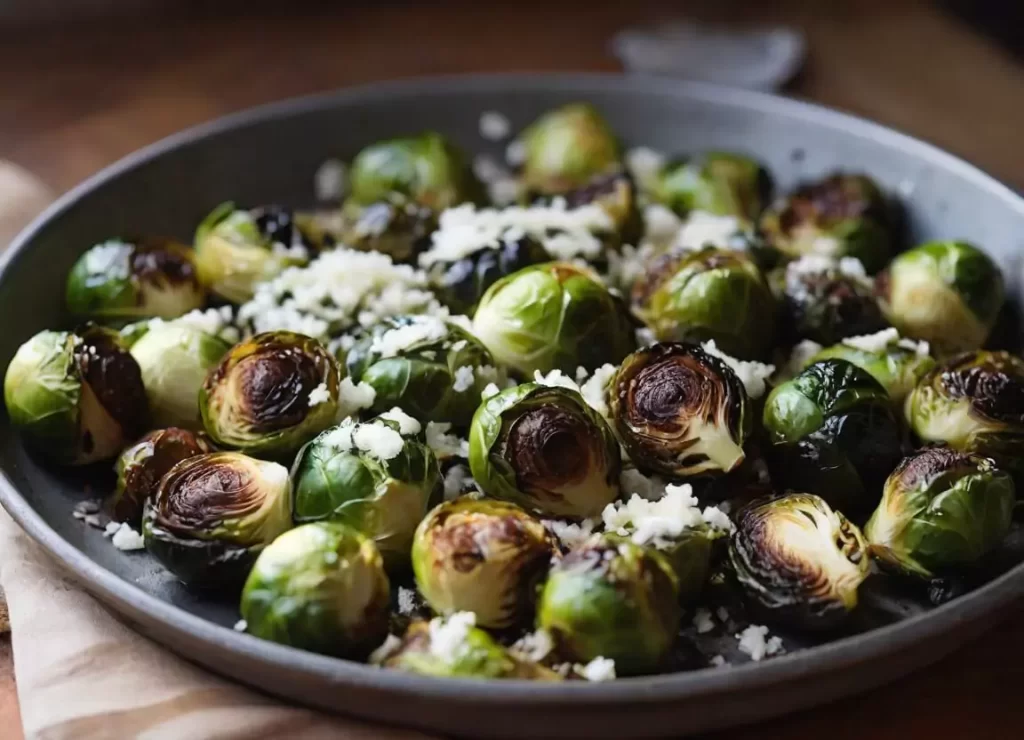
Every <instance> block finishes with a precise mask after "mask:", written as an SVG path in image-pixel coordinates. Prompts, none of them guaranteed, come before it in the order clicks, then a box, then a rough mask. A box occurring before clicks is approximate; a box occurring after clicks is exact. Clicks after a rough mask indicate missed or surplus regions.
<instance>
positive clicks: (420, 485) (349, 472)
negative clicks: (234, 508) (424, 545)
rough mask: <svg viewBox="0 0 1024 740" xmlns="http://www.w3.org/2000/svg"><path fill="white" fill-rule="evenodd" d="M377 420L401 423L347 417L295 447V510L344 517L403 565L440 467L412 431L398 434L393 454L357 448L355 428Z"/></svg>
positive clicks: (311, 516)
mask: <svg viewBox="0 0 1024 740" xmlns="http://www.w3.org/2000/svg"><path fill="white" fill-rule="evenodd" d="M379 426H384V427H386V428H388V429H391V430H392V431H394V432H395V433H396V434H397V433H399V432H400V424H399V423H397V422H395V421H392V420H389V419H387V418H378V419H376V420H374V421H372V422H369V423H367V424H355V423H353V422H351V421H346V422H343V423H342V425H341V426H340V427H336V428H334V429H329V430H328V431H326V432H323V433H322V434H320V435H319V436H318V437H316V439H314V440H313V441H312V442H309V443H308V444H306V445H305V446H304V447H303V448H302V449H301V450H299V454H298V457H296V458H295V463H294V465H292V473H291V476H292V484H293V486H294V489H295V493H294V501H295V503H294V510H293V518H294V519H295V522H296V523H303V522H309V521H317V520H322V519H330V520H331V521H339V522H342V523H344V524H347V525H349V526H350V527H352V528H353V529H355V530H357V531H359V532H361V533H362V534H364V535H366V536H367V537H369V538H370V539H372V540H373V541H374V542H375V543H376V545H377V549H378V550H380V553H381V555H382V556H383V558H384V562H385V564H386V565H387V567H388V570H389V571H395V570H401V569H404V568H407V567H408V565H409V551H410V548H411V547H412V538H413V533H414V532H415V531H416V527H417V525H418V524H419V523H420V522H421V521H422V520H423V517H425V516H426V515H427V510H428V509H429V508H430V506H431V504H433V503H434V501H435V500H437V499H439V498H440V494H441V471H440V468H439V466H438V463H437V458H436V457H434V453H433V452H431V450H430V448H429V447H427V446H426V445H425V444H423V443H422V442H419V441H418V440H416V439H414V438H411V437H406V438H401V437H400V438H399V439H400V440H401V441H400V449H398V450H397V451H395V450H389V452H388V454H390V452H395V454H394V455H392V456H390V457H387V458H382V457H381V456H380V455H377V454H373V452H371V451H369V450H364V449H361V448H360V447H359V446H358V444H357V443H358V441H360V436H361V435H363V434H372V433H376V432H379V430H378V429H376V427H379ZM367 427H369V429H366V428H367ZM361 428H362V429H364V431H363V432H361V431H360V429H361ZM389 436H391V437H393V435H389ZM395 446H396V447H398V446H399V445H398V444H396V445H395Z"/></svg>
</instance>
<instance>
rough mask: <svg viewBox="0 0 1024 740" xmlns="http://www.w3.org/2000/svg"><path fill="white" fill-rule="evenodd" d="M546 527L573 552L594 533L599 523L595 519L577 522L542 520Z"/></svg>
mask: <svg viewBox="0 0 1024 740" xmlns="http://www.w3.org/2000/svg"><path fill="white" fill-rule="evenodd" d="M541 521H542V523H543V524H544V527H545V528H546V529H547V530H548V531H549V532H551V533H552V534H553V535H555V537H557V538H558V541H559V542H561V543H562V545H564V546H565V548H566V549H567V550H572V549H573V548H575V547H577V546H578V545H579V544H580V543H582V542H583V541H584V540H586V539H587V538H588V537H590V535H592V534H593V533H594V528H595V527H596V526H597V522H596V521H595V520H593V519H584V520H583V521H581V522H579V523H576V522H563V521H562V520H560V519H543V520H541Z"/></svg>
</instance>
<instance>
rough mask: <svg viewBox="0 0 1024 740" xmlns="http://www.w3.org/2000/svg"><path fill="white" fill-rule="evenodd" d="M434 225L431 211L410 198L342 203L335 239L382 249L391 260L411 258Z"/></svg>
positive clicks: (358, 246)
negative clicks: (404, 200)
mask: <svg viewBox="0 0 1024 740" xmlns="http://www.w3.org/2000/svg"><path fill="white" fill-rule="evenodd" d="M435 229H437V215H436V214H435V213H434V211H432V210H430V209H429V208H425V207H423V206H419V205H417V204H415V203H411V202H402V201H401V200H395V201H380V202H377V203H371V204H369V205H366V206H362V205H358V204H355V203H348V204H346V206H345V208H344V209H343V213H342V228H341V231H340V233H339V234H338V235H337V237H338V241H339V242H341V243H342V244H344V245H345V246H348V247H352V248H353V249H360V250H362V251H364V252H383V253H384V254H386V255H388V256H390V257H391V258H392V259H393V260H394V261H395V262H412V261H413V260H414V259H415V258H416V255H418V254H419V253H420V252H421V251H423V250H424V249H425V248H426V247H428V246H429V245H430V234H431V233H432V232H433V231H434V230H435Z"/></svg>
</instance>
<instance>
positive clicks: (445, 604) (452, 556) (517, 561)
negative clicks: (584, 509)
mask: <svg viewBox="0 0 1024 740" xmlns="http://www.w3.org/2000/svg"><path fill="white" fill-rule="evenodd" d="M554 554H555V542H554V540H553V539H552V537H551V535H550V534H548V531H547V530H546V529H545V528H544V525H543V524H541V523H540V521H539V520H538V519H535V518H533V517H532V516H530V515H529V514H527V513H526V512H525V511H523V510H522V509H520V508H519V507H518V506H516V505H514V504H510V503H506V502H504V501H491V500H488V499H473V498H461V499H456V500H455V501H448V502H446V503H443V504H441V505H440V506H438V507H436V508H435V509H434V510H433V511H431V512H430V514H429V515H428V516H427V518H426V519H424V520H423V521H422V522H421V523H420V526H419V527H418V528H417V529H416V538H415V540H414V541H413V546H412V567H413V572H414V573H415V575H416V585H417V586H419V589H420V593H422V594H423V598H424V599H426V600H427V603H428V604H430V607H431V608H432V609H433V610H434V611H435V612H437V613H438V614H444V615H448V616H450V615H452V614H454V613H455V612H473V614H475V615H476V621H477V623H478V624H480V625H481V626H482V627H490V628H494V629H501V628H504V627H511V626H513V625H515V624H522V623H524V622H526V621H528V620H529V618H530V616H531V615H532V614H533V608H534V605H535V604H536V592H537V584H539V583H540V582H541V580H542V579H543V578H544V574H545V573H546V572H547V569H548V565H549V564H550V563H551V558H552V557H553V556H554Z"/></svg>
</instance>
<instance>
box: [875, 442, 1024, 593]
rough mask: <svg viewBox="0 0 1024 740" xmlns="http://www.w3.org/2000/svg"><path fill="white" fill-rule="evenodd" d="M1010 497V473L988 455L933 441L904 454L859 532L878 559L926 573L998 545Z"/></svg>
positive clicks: (973, 558) (965, 561)
mask: <svg viewBox="0 0 1024 740" xmlns="http://www.w3.org/2000/svg"><path fill="white" fill-rule="evenodd" d="M1014 500H1015V492H1014V485H1013V479H1012V478H1011V477H1010V475H1009V474H1008V473H1006V472H1004V471H1002V470H1000V469H999V468H997V467H996V466H995V464H994V463H993V462H992V461H991V460H989V459H987V458H984V457H978V456H976V455H968V454H964V453H962V452H957V451H955V450H951V449H949V448H946V447H935V448H932V449H928V450H923V451H921V452H919V453H917V454H915V455H913V456H912V457H908V458H906V459H904V460H903V462H901V463H900V466H899V467H898V468H896V470H895V471H894V472H893V474H892V475H890V476H889V479H888V480H887V481H886V482H885V489H884V491H883V493H882V503H881V504H879V506H878V508H877V509H876V510H875V513H874V514H873V515H872V517H871V519H870V520H869V521H868V523H867V526H866V527H865V528H864V535H865V536H866V537H867V540H868V543H869V544H870V545H871V552H872V554H873V555H875V556H876V557H878V558H880V559H881V560H882V561H883V563H885V564H886V565H889V566H892V567H894V568H895V569H897V570H899V571H902V572H905V573H910V574H912V575H916V576H918V577H921V578H932V577H934V576H935V575H937V574H938V573H941V572H943V571H945V570H948V569H951V568H956V567H957V566H964V565H970V564H972V563H974V562H976V561H977V560H978V559H979V558H981V557H982V556H983V555H985V554H986V553H988V552H989V551H991V550H992V549H994V548H995V547H996V546H997V545H999V543H1000V542H1001V541H1002V540H1003V538H1004V537H1005V536H1006V533H1007V532H1008V531H1009V529H1010V524H1011V521H1012V518H1013V506H1014Z"/></svg>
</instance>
